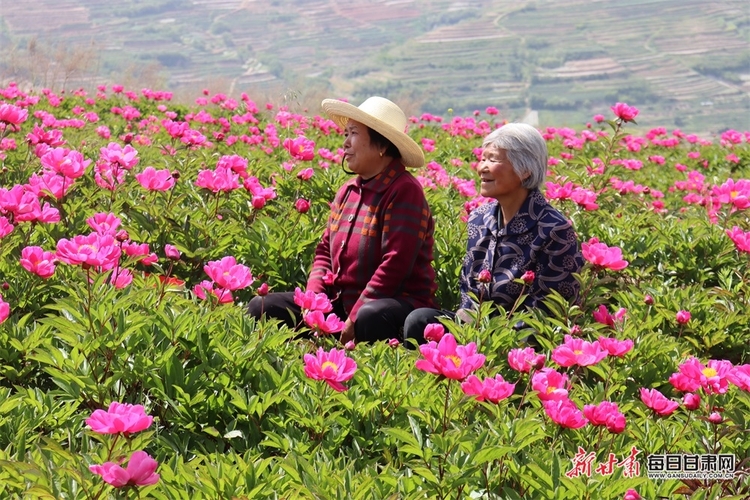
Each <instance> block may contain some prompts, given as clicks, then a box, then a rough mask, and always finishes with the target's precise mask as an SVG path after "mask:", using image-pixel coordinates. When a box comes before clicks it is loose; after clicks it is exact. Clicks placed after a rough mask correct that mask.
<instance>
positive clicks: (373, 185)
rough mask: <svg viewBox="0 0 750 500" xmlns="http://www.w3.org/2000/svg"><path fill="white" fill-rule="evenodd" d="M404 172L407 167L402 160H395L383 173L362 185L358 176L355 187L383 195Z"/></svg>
mask: <svg viewBox="0 0 750 500" xmlns="http://www.w3.org/2000/svg"><path fill="white" fill-rule="evenodd" d="M404 172H406V167H404V165H403V163H401V160H393V161H392V162H391V163H390V164H389V165H388V166H387V167H385V168H384V169H383V171H382V172H380V173H379V174H378V175H376V176H375V177H373V178H371V179H370V180H368V181H367V182H365V183H362V177H360V176H357V177H356V178H355V179H354V185H355V186H357V187H358V188H359V189H366V190H368V191H373V192H375V193H382V192H384V191H385V190H386V189H388V186H390V185H391V184H392V183H393V181H394V180H396V179H398V177H399V176H400V175H401V174H403V173H404Z"/></svg>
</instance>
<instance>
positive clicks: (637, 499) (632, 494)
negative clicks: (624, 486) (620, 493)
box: [622, 488, 643, 500]
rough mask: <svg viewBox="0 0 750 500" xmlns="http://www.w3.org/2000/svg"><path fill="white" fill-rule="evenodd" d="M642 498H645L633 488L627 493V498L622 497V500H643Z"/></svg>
mask: <svg viewBox="0 0 750 500" xmlns="http://www.w3.org/2000/svg"><path fill="white" fill-rule="evenodd" d="M642 498H643V497H641V496H640V495H639V494H638V492H637V491H635V490H634V489H633V488H630V489H629V490H628V491H626V492H625V496H624V497H622V500H641V499H642Z"/></svg>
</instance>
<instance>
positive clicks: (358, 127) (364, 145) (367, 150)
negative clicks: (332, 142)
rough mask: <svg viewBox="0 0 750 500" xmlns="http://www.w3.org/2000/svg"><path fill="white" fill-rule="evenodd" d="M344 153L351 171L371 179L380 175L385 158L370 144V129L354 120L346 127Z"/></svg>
mask: <svg viewBox="0 0 750 500" xmlns="http://www.w3.org/2000/svg"><path fill="white" fill-rule="evenodd" d="M344 137H345V138H346V139H344V152H345V154H346V164H347V166H348V167H349V170H351V171H352V172H354V173H355V174H359V175H360V176H361V177H363V178H365V179H369V178H370V177H373V176H375V175H377V174H379V173H380V171H381V170H382V166H381V164H382V163H383V161H382V160H383V158H382V157H381V156H380V151H379V150H378V148H376V147H375V146H374V145H373V144H372V143H371V142H370V129H368V128H367V126H366V125H363V124H361V123H359V122H355V121H354V120H349V121H348V122H347V123H346V127H344Z"/></svg>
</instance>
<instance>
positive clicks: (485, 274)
mask: <svg viewBox="0 0 750 500" xmlns="http://www.w3.org/2000/svg"><path fill="white" fill-rule="evenodd" d="M477 281H478V282H480V283H489V282H490V281H492V274H491V273H490V272H489V271H488V270H487V269H482V270H481V271H480V272H479V274H478V275H477Z"/></svg>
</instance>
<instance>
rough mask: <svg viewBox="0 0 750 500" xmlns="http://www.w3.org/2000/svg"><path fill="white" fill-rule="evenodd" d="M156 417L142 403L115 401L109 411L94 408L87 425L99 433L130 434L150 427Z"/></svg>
mask: <svg viewBox="0 0 750 500" xmlns="http://www.w3.org/2000/svg"><path fill="white" fill-rule="evenodd" d="M153 421H154V417H152V416H150V415H146V411H145V410H144V409H143V406H142V405H132V404H129V403H118V402H117V401H113V402H112V403H110V405H109V409H108V410H107V411H104V410H94V412H93V413H92V414H91V416H90V417H89V418H87V419H86V425H88V426H89V427H91V430H93V431H94V432H96V433H97V434H124V435H126V436H127V435H130V434H133V433H135V432H140V431H142V430H144V429H148V427H149V426H150V425H151V423H152V422H153Z"/></svg>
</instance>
